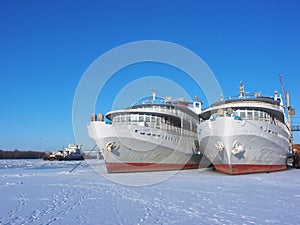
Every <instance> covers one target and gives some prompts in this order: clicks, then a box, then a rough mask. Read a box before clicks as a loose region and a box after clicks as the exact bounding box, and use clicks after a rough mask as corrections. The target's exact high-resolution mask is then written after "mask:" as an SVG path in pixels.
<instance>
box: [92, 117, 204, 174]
mask: <svg viewBox="0 0 300 225" xmlns="http://www.w3.org/2000/svg"><path fill="white" fill-rule="evenodd" d="M88 132H89V136H90V138H91V139H92V140H93V141H94V143H95V144H97V146H98V147H99V148H100V149H101V151H102V154H103V157H104V160H105V164H106V168H107V172H108V173H114V172H144V171H161V170H180V169H197V168H199V165H200V162H201V160H203V157H202V156H203V154H201V152H198V147H199V146H197V144H195V141H197V137H194V138H193V137H188V136H183V137H181V136H178V135H175V134H172V133H170V132H167V131H162V130H160V129H156V128H150V127H144V126H139V125H128V124H127V125H123V126H122V125H118V126H113V125H109V124H105V123H104V122H100V121H93V122H90V123H89V124H88ZM204 164H205V165H206V166H207V164H208V161H207V162H205V163H204Z"/></svg>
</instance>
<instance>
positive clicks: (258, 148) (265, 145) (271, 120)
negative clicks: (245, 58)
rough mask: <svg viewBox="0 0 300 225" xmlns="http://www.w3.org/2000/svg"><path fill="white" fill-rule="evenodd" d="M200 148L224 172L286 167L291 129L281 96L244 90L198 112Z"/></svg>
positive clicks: (233, 172) (274, 169)
mask: <svg viewBox="0 0 300 225" xmlns="http://www.w3.org/2000/svg"><path fill="white" fill-rule="evenodd" d="M200 118H201V122H200V126H199V142H200V149H201V150H204V155H205V156H207V157H208V159H209V160H210V161H211V162H212V164H213V165H214V167H215V169H216V170H217V171H221V172H224V173H227V174H244V173H255V172H270V171H277V170H284V169H286V168H287V166H286V159H287V154H288V152H289V149H290V145H291V142H290V141H291V132H290V129H289V128H288V126H287V125H286V123H285V113H284V106H283V103H282V98H281V96H278V95H277V93H276V92H275V96H274V97H261V96H260V93H252V94H249V93H245V92H244V85H243V83H241V86H240V96H239V98H235V99H229V100H225V101H224V100H223V101H220V102H217V103H215V104H212V105H211V106H210V107H209V108H208V109H206V110H204V111H203V112H202V113H201V115H200Z"/></svg>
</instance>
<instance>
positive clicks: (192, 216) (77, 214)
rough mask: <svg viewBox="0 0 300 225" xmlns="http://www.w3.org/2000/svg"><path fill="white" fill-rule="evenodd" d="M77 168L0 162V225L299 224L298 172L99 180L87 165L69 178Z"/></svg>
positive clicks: (101, 173) (102, 175)
mask: <svg viewBox="0 0 300 225" xmlns="http://www.w3.org/2000/svg"><path fill="white" fill-rule="evenodd" d="M77 163H78V162H74V161H73V162H58V161H56V162H49V161H43V160H0V193H1V196H0V202H1V205H0V224H299V223H300V213H299V212H300V170H296V169H289V170H286V171H281V172H273V173H258V174H248V175H234V176H230V175H225V174H221V173H218V172H215V171H214V170H213V169H211V168H209V169H199V170H185V171H178V172H176V173H175V172H170V171H168V172H148V173H128V174H106V172H105V167H104V162H103V160H100V161H96V160H94V161H93V160H92V161H90V162H89V163H87V162H86V161H83V162H82V163H81V164H80V165H79V166H78V167H77V168H76V169H75V170H74V171H73V172H71V173H70V172H69V171H70V170H71V169H72V168H74V166H75V165H76V164H77ZM91 165H94V166H95V168H97V169H96V170H95V169H94V167H93V166H91Z"/></svg>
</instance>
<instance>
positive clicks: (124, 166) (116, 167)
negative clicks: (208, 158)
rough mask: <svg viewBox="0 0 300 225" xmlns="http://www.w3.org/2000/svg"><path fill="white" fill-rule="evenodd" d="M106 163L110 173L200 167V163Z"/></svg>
mask: <svg viewBox="0 0 300 225" xmlns="http://www.w3.org/2000/svg"><path fill="white" fill-rule="evenodd" d="M105 164H106V169H107V172H108V173H124V172H147V171H162V170H186V169H198V168H199V164H166V163H109V162H106V163H105Z"/></svg>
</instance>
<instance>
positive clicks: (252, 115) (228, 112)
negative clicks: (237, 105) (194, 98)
mask: <svg viewBox="0 0 300 225" xmlns="http://www.w3.org/2000/svg"><path fill="white" fill-rule="evenodd" d="M216 117H235V118H236V117H238V118H240V119H246V120H247V119H248V120H264V121H269V122H275V119H274V118H273V117H272V116H271V115H270V114H269V113H267V112H264V111H260V110H255V109H237V110H232V109H231V108H229V109H219V110H218V111H217V112H215V113H213V114H212V115H211V117H210V119H215V118H216Z"/></svg>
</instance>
